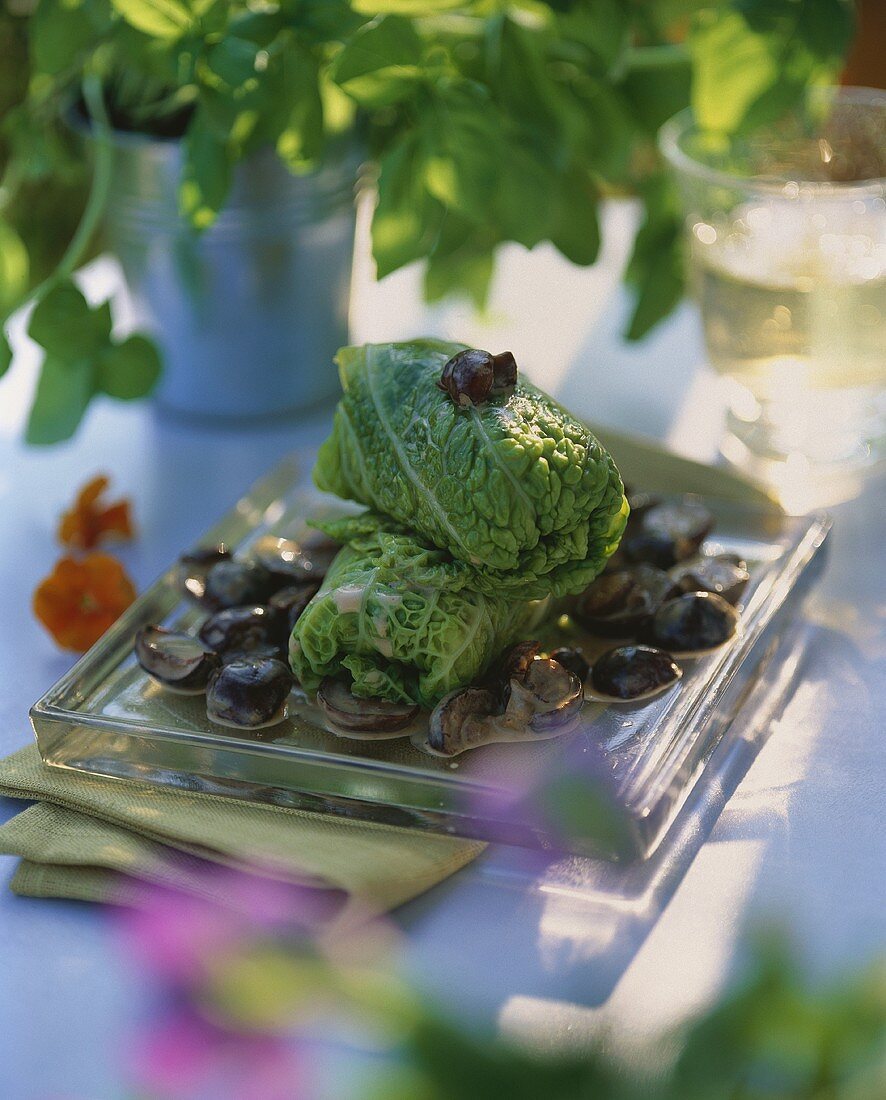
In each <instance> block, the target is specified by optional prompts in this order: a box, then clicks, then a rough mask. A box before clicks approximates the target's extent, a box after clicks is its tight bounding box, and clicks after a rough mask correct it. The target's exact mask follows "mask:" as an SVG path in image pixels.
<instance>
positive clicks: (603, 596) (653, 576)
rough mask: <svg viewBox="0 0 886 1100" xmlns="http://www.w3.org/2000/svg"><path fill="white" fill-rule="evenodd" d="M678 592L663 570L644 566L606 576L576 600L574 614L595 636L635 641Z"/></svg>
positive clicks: (671, 579)
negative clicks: (656, 612)
mask: <svg viewBox="0 0 886 1100" xmlns="http://www.w3.org/2000/svg"><path fill="white" fill-rule="evenodd" d="M677 591H678V589H677V586H676V584H675V583H674V580H673V578H672V577H670V576H669V575H668V574H667V573H666V572H665V571H664V570H663V569H659V568H657V566H654V565H648V564H645V563H644V564H642V565H635V566H632V567H631V568H628V569H621V570H618V571H617V572H614V573H602V574H601V575H600V576H599V577H597V579H596V580H595V581H593V582H592V583H591V584H590V585H589V586H588V587H587V588H586V589H585V590H584V592H582V593H581V595H579V596H577V597H576V599H575V603H574V605H573V608H572V611H573V614H574V615H575V617H576V619H578V621H579V622H580V623H581V624H582V625H583V626H585V627H587V629H588V630H590V631H591V632H592V633H594V634H599V635H600V636H602V637H605V638H631V637H634V636H635V635H636V634H637V632H638V631H639V630H641V629H642V628H643V626H644V624H645V623H646V622H648V620H649V618H650V617H651V616H652V615H653V614H654V613H655V611H656V609H657V608H658V607H660V606H661V604H662V603H664V601H665V600H667V599H669V598H670V597H671V596H673V595H675V594H676V592H677Z"/></svg>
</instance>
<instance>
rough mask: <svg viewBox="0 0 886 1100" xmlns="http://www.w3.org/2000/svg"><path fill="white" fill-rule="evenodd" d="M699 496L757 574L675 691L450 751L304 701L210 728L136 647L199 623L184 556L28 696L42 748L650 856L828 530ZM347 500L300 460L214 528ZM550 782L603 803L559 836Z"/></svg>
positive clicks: (760, 667) (249, 534)
mask: <svg viewBox="0 0 886 1100" xmlns="http://www.w3.org/2000/svg"><path fill="white" fill-rule="evenodd" d="M705 504H706V506H707V507H709V508H710V509H711V511H712V512H713V513H714V515H715V518H716V527H715V531H714V535H713V536H712V537H711V538H710V539H709V540H708V541H707V543H706V546H705V549H707V550H709V551H715V552H721V551H722V552H726V551H728V552H736V553H739V554H741V555H742V557H744V558H745V559H746V560H747V562H748V567H749V570H750V573H751V581H750V584H749V585H748V588H747V590H746V592H745V594H744V598H743V600H742V604H741V611H742V618H741V630H740V632H739V634H738V635H737V636H736V637H735V638H734V639H733V640H732V641H731V642H730V643H728V644H727V645H726V646H724V647H722V648H720V649H719V650H717V651H716V652H714V653H711V654H709V655H707V656H704V657H701V658H697V659H694V660H686V661H681V663H682V664H683V667H684V670H685V672H684V677H683V680H682V681H681V682H680V683H679V684H677V685H675V686H674V687H673V688H671V689H669V690H668V691H667V692H665V693H664V694H663V695H659V696H657V697H655V698H653V699H649V700H646V701H643V702H636V703H632V704H618V705H608V706H607V705H603V704H600V703H594V702H588V703H586V704H585V708H584V711H583V714H582V723H581V726H580V728H579V730H578V731H577V732H575V733H572V734H569V735H566V736H563V737H560V738H554V739H549V740H539V741H533V742H522V743H519V744H496V745H488V746H484V747H481V748H478V749H474V750H472V751H470V752H468V753H465V754H463V755H462V756H459V757H457V758H456V759H452V760H450V759H441V758H436V757H432V756H429V755H427V754H426V753H423V752H421V751H420V750H419V749H417V748H415V747H414V746H413V745H412V744H411V743H410V741H409V740H408V739H406V738H400V739H396V740H387V741H354V740H347V739H344V738H339V737H336V736H333V735H332V734H330V733H327V732H326V731H325V730H324V729H323V728H321V727H320V726H319V725H318V724H317V723H316V721H315V720H314V711H313V709H312V708H310V707H309V706H306V705H304V706H303V705H301V704H300V703H299V700H298V697H297V696H294V697H293V706H292V708H291V713H290V716H289V717H288V718H287V720H286V721H285V722H283V723H281V724H280V725H279V726H275V727H273V728H272V729H269V730H267V729H266V730H262V731H259V732H258V733H252V732H249V731H242V732H240V731H237V730H233V729H231V728H229V727H226V726H218V725H215V724H213V723H212V722H210V721H209V720H208V719H207V717H206V711H205V705H204V700H203V699H202V697H196V698H195V697H192V696H179V695H172V694H170V693H168V692H164V691H163V690H162V689H160V688H158V687H157V686H156V685H155V684H154V683H153V682H152V681H151V680H150V679H149V678H148V677H147V676H146V675H145V674H144V673H143V672H142V670H141V669H140V668H139V667H138V665H137V664H136V662H135V659H134V657H133V653H132V642H133V637H134V634H135V632H136V630H138V629H139V627H141V626H143V625H145V624H147V623H152V622H153V623H163V624H164V625H176V626H177V627H178V628H179V629H181V628H184V629H195V628H196V626H197V624H198V622H199V621H200V620H201V618H202V613H201V612H200V611H199V610H198V609H196V608H194V607H193V606H192V605H189V604H187V603H186V602H185V601H183V600H181V598H180V596H179V592H178V588H177V586H176V583H175V568H174V566H173V567H171V568H170V569H169V570H168V571H167V572H166V573H165V574H164V575H163V576H162V577H160V579H159V580H158V581H157V582H156V583H155V584H154V585H153V586H152V587H151V588H149V589H148V590H147V591H146V592H145V593H144V594H143V595H142V596H141V597H140V598H139V599H138V600H137V601H136V602H135V603H134V604H133V605H132V607H131V608H129V610H128V611H127V612H126V613H125V614H124V615H123V616H122V618H121V619H120V620H119V621H118V622H117V623H116V624H115V625H114V626H113V627H112V628H111V630H110V631H108V633H107V634H105V636H104V637H103V638H102V639H101V640H100V641H99V642H98V643H97V644H96V645H95V646H94V647H93V648H92V649H91V650H90V651H89V652H88V653H87V654H85V656H84V657H82V658H81V659H80V660H79V661H78V662H77V664H76V665H75V666H74V667H73V668H72V669H71V671H70V672H69V673H68V674H67V675H65V676H64V677H62V678H61V679H60V680H59V681H58V683H56V684H55V685H54V686H53V687H52V688H51V689H50V690H49V691H48V692H47V693H46V694H45V695H44V696H43V698H42V699H41V700H40V701H39V702H38V703H36V704H35V705H34V707H32V709H31V722H32V725H33V727H34V732H35V734H36V737H37V743H38V745H39V749H40V753H41V755H42V757H43V759H44V761H45V762H46V763H47V764H49V765H52V766H55V767H63V768H74V769H79V770H82V771H86V772H91V773H94V774H100V775H105V776H112V777H115V778H118V779H122V780H127V779H130V780H140V781H148V782H152V783H161V784H166V785H171V786H176V787H180V788H183V789H187V790H191V791H200V792H204V793H209V794H218V795H224V796H228V797H237V798H245V799H251V800H253V801H261V802H271V803H275V804H279V805H285V806H292V807H300V808H302V809H306V810H311V811H315V812H319V813H327V814H337V815H342V816H345V817H351V818H358V819H363V820H367V821H373V822H378V823H384V824H389V825H398V826H404V827H407V828H414V829H422V830H430V831H433V832H445V833H449V834H454V835H458V836H464V837H473V838H479V839H486V840H497V841H501V842H504V843H508V844H516V845H520V846H524V847H536V848H537V847H542V848H551V847H556V848H560V849H563V850H565V851H568V852H571V853H575V854H580V855H592V856H598V857H603V858H608V859H631V858H636V857H645V856H647V855H649V854H650V853H651V852H652V851H653V850H654V849H655V847H656V846H657V844H658V843H659V841H660V839H661V838H662V836H663V835H664V833H665V832H666V831H667V829H668V827H669V825H670V823H671V822H672V821H673V819H674V817H675V816H676V814H677V813H678V811H679V809H680V807H681V806H682V805H683V804H684V803H685V801H686V799H687V798H688V797H689V795H690V793H691V792H692V791H693V788H695V787H696V785H697V784H698V783H699V782H700V781H703V779H704V776H705V768H706V763H707V761H708V759H709V758H710V756H711V753H712V752H713V750H714V748H715V747H716V746H717V745H718V744H719V743H721V742H723V741H724V740H728V738H729V736H730V730H731V727H732V725H733V720H734V719H735V717H736V715H737V714H738V712H739V711H740V710H742V709H743V708H744V710H745V712H746V711H747V708H749V707H750V708H753V706H754V689H755V686H757V685H758V684H759V683H760V681H761V677H763V675H764V673H765V669H766V667H767V664H768V663H769V661H770V660H771V658H772V657H773V655H774V654H775V652H776V650H777V648H778V645H779V641H780V639H781V637H782V634H783V632H784V630H785V628H786V626H787V625H788V624H789V622H790V620H791V618H792V617H793V615H794V613H795V611H796V608H797V605H798V603H799V602H800V600H801V599H802V597H803V595H804V593H805V591H806V590H807V589H808V587H809V585H810V583H811V582H812V581H813V580H814V578H815V577H816V576H817V574H818V571H819V568H820V566H821V563H822V560H823V557H824V555H823V554H822V553H821V549H822V546H823V544H824V541H825V539H826V537H827V533H828V530H829V526H830V525H829V521H828V520H827V518H826V517H823V516H806V517H799V518H798V517H788V516H783V515H781V514H779V513H776V512H773V511H771V510H765V509H763V508H759V509H758V508H757V507H755V506H748V505H743V504H737V503H734V502H725V501H718V500H713V499H710V498H705ZM341 509H342V503H341V502H340V501H334V502H333V500H332V498H329V497H323V496H322V495H321V494H319V493H317V492H316V491H312V490H309V489H307V488H306V486H305V483H304V480H303V479H302V478H301V477H300V473H299V469H298V467H297V465H296V462H295V460H294V459H288V460H286V461H284V462H283V463H281V464H280V465H279V466H278V467H276V468H275V469H274V470H273V471H272V472H271V473H270V474H269V475H268V476H267V477H265V478H264V479H262V480H261V481H260V482H259V483H258V484H256V485H255V486H254V487H253V488H252V490H251V491H250V492H249V493H248V494H247V495H246V496H245V497H244V498H243V499H242V500H241V501H239V502H238V503H237V504H236V505H235V507H234V508H233V509H232V510H231V511H230V512H229V513H228V514H227V515H226V516H224V517H223V518H222V520H221V521H220V522H219V523H218V524H217V525H216V526H215V527H214V528H213V529H212V530H211V531H209V532H207V534H206V536H205V539H204V540H202V541H203V542H206V543H214V542H217V541H223V542H225V543H227V544H228V545H229V546H230V547H231V548H232V549H234V550H235V551H243V550H247V549H248V547H249V545H250V544H251V543H252V542H253V541H254V540H256V539H258V538H260V537H262V536H263V535H268V534H272V535H286V536H289V537H295V538H298V537H299V535H300V534H301V533H303V531H304V523H305V519H306V517H307V516H310V515H313V516H317V515H319V514H322V513H323V512H324V511H327V512H328V511H332V510H337V511H341ZM183 549H186V547H183ZM550 630H553V631H554V632H555V635H556V637H557V639H558V641H559V644H564V643H565V642H566V641H569V640H570V639H574V638H575V629H574V627H571V626H569V625H568V624H567V625H565V626H564V625H559V624H558V625H556V626H552V627H551V628H550ZM550 630H549V632H548V633H549V634H550ZM578 641H579V644H582V645H587V646H592V644H594V643H591V642H590V640H589V639H587V638H582V637H580V638H579V639H578ZM595 644H597V645H599V643H595ZM551 777H553V778H554V779H555V780H556V778H557V777H561V778H562V777H568V778H569V780H570V782H571V783H572V784H573V790H574V789H575V783H576V782H578V783H585V784H586V787H585V788H582V789H583V790H586V791H587V800H588V805H589V806H590V805H591V803H594V804H595V805H597V804H599V800H600V799H602V801H603V804H604V805H605V806H606V809H607V814H605V815H603V818H601V816H600V815H599V814H595V813H593V812H588V813H586V814H581V813H579V814H578V815H575V814H573V815H572V816H571V818H570V822H569V827H568V829H567V830H566V831H565V832H564V830H563V827H562V825H560V826H558V827H557V829H556V830H553V831H552V829H551V826H550V823H549V821H548V820H547V819H545V818H540V817H539V815H538V814H537V813H535V812H534V810H533V808H532V807H533V806H534V805H537V800H536V801H535V802H533V801H532V799H531V796H530V795H529V794H528V793H527V792H531V791H532V789H533V787H534V786H535V784H536V783H537V782H540V781H542V780H544V781H545V782H547V781H549V780H550V779H551Z"/></svg>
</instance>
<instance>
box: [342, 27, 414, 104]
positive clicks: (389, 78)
mask: <svg viewBox="0 0 886 1100" xmlns="http://www.w3.org/2000/svg"><path fill="white" fill-rule="evenodd" d="M421 59H422V41H421V39H420V38H419V36H418V33H417V32H416V30H415V28H414V27H413V25H412V23H410V22H409V21H408V20H407V19H398V18H397V17H396V16H388V17H386V18H383V19H379V20H378V21H377V22H372V23H368V24H367V25H366V26H364V27H362V28H361V29H360V30H358V31H357V33H356V34H355V35H354V36H353V38H351V40H350V41H349V42H348V43H347V44H346V45H345V48H344V49H343V50H342V51H341V53H340V54H339V55H338V57H337V58H336V61H335V65H334V67H333V70H332V77H333V80H335V82H336V83H337V84H338V85H339V86H340V87H341V88H342V90H343V91H345V92H346V93H347V94H348V95H349V96H351V98H352V99H354V100H355V101H356V102H357V103H359V104H360V105H361V106H363V107H387V106H390V105H391V104H392V103H397V102H398V101H399V100H402V99H406V98H407V97H409V96H411V95H414V93H415V85H416V82H417V81H419V80H421V79H422V76H423V70H422V65H421Z"/></svg>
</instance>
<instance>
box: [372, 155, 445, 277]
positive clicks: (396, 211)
mask: <svg viewBox="0 0 886 1100" xmlns="http://www.w3.org/2000/svg"><path fill="white" fill-rule="evenodd" d="M379 167H380V170H381V171H380V175H379V181H378V205H377V207H376V209H375V214H374V216H373V219H372V254H373V257H374V259H375V263H376V269H377V275H378V278H379V279H383V278H384V277H385V275H390V273H391V272H392V271H396V270H397V269H398V268H401V267H405V265H406V264H408V263H411V262H412V261H413V260H419V259H422V258H423V257H425V256H427V255H428V253H429V252H430V251H431V249H432V248H433V247H434V244H435V242H436V240H437V235H438V233H439V230H440V225H441V222H442V219H443V209H442V207H441V206H440V204H439V203H438V202H436V200H434V199H433V198H431V196H430V195H428V193H427V192H426V191H425V189H424V187H423V185H422V182H421V181H422V175H423V167H422V157H421V150H420V147H419V143H418V141H417V139H416V138H415V136H414V135H410V136H408V137H407V138H406V139H405V140H404V141H401V142H400V144H399V145H396V146H394V147H393V148H392V149H390V150H389V151H388V152H387V153H385V154H384V155H383V156H382V157H381V159H380V161H379Z"/></svg>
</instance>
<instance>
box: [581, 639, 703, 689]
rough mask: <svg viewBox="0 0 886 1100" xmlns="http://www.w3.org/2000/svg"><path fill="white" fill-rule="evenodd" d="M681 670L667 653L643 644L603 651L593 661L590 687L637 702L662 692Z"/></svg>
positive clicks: (674, 680) (680, 673)
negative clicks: (636, 700)
mask: <svg viewBox="0 0 886 1100" xmlns="http://www.w3.org/2000/svg"><path fill="white" fill-rule="evenodd" d="M682 675H683V671H682V669H681V668H680V666H679V665H678V664H677V662H676V661H675V660H674V658H673V657H672V656H671V655H670V653H665V652H664V651H663V650H661V649H653V648H652V647H651V646H645V645H625V646H618V647H617V648H616V649H610V650H607V651H606V653H604V654H602V655H601V656H600V657H598V658H597V660H596V661H595V662H594V667H593V669H592V671H591V684H592V686H593V688H594V690H595V691H597V692H599V693H600V694H601V695H606V696H609V697H611V698H613V699H625V700H627V699H639V698H641V697H643V696H648V695H653V694H656V693H657V692H659V691H664V689H665V688H667V687H670V685H671V684H673V683H676V682H677V680H679V679H680V677H681V676H682Z"/></svg>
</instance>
